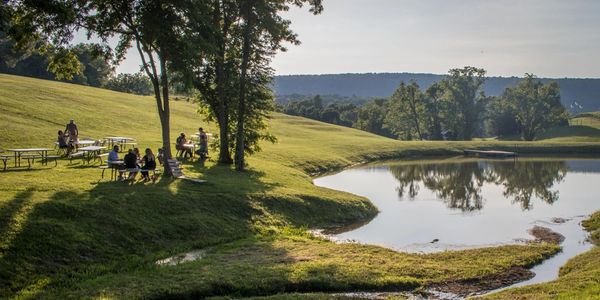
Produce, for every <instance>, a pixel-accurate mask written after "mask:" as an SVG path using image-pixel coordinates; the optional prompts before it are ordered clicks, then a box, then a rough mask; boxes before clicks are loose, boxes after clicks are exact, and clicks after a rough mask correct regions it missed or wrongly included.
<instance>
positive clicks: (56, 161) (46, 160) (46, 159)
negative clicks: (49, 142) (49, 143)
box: [42, 155, 61, 167]
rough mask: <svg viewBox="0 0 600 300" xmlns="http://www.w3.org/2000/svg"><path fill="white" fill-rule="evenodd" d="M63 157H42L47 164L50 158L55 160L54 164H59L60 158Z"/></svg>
mask: <svg viewBox="0 0 600 300" xmlns="http://www.w3.org/2000/svg"><path fill="white" fill-rule="evenodd" d="M59 158H61V156H60V155H46V156H45V157H43V158H42V160H43V161H44V162H46V164H47V163H48V161H49V160H54V166H55V167H56V166H58V159H59Z"/></svg>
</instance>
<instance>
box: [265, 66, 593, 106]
mask: <svg viewBox="0 0 600 300" xmlns="http://www.w3.org/2000/svg"><path fill="white" fill-rule="evenodd" d="M442 78H444V75H436V74H418V73H366V74H327V75H285V76H276V77H275V81H274V83H273V89H274V91H275V94H276V95H277V100H278V102H279V101H281V99H285V98H286V97H289V95H294V94H295V95H304V96H315V95H321V96H323V95H338V97H355V98H358V99H364V98H369V99H372V98H376V97H389V96H391V95H392V93H393V92H394V91H395V90H396V88H397V87H398V84H399V83H400V82H411V81H415V82H416V83H417V84H418V85H419V86H420V87H421V88H423V89H427V88H429V87H430V86H431V85H433V84H434V83H436V82H439V81H440V80H442ZM520 79H521V78H519V77H487V78H486V80H485V83H484V85H483V88H482V90H483V91H484V92H485V94H486V95H490V96H499V95H501V94H502V93H503V92H504V89H506V88H507V87H511V86H515V85H516V84H517V82H518V81H519V80H520ZM540 81H541V82H542V83H548V82H550V81H556V82H557V83H558V84H559V85H560V87H561V99H562V101H563V102H562V103H563V104H564V105H565V107H567V109H569V110H570V111H572V112H584V111H597V110H600V79H575V78H560V79H548V78H540Z"/></svg>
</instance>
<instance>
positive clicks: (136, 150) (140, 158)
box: [133, 147, 142, 162]
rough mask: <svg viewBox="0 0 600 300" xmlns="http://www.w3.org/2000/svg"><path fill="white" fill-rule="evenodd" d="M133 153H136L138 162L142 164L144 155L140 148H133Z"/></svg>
mask: <svg viewBox="0 0 600 300" xmlns="http://www.w3.org/2000/svg"><path fill="white" fill-rule="evenodd" d="M133 153H135V157H136V158H137V161H138V162H140V161H141V160H142V155H141V154H140V149H139V148H137V147H136V148H133Z"/></svg>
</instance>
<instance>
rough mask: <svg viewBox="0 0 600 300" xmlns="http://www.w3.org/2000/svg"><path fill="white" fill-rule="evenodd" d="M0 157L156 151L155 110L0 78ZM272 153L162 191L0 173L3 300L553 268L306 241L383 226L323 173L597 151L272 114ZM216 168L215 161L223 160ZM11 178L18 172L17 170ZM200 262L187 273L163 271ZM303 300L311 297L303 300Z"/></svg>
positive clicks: (190, 107) (182, 118) (116, 96)
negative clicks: (415, 136)
mask: <svg viewBox="0 0 600 300" xmlns="http://www.w3.org/2000/svg"><path fill="white" fill-rule="evenodd" d="M171 109H172V112H171V129H172V131H171V133H172V140H173V141H174V140H175V137H176V136H177V135H178V134H179V133H180V132H186V133H188V134H190V133H193V132H195V131H196V130H197V128H198V127H199V126H202V127H205V128H208V129H209V130H208V131H209V132H213V133H216V131H215V127H216V126H215V124H206V123H204V122H202V118H201V116H199V115H198V114H197V113H196V111H197V107H196V105H195V104H193V103H188V102H186V101H183V100H180V101H172V105H171ZM0 115H2V118H1V119H0V148H2V149H9V148H13V147H19V148H23V147H51V148H52V147H53V143H54V140H55V136H56V132H57V131H58V130H59V129H64V126H65V124H66V122H68V120H69V119H71V118H74V119H75V121H76V123H77V124H78V126H79V129H80V137H88V136H89V137H92V138H96V139H98V138H102V137H105V136H113V135H124V136H131V137H134V138H136V140H137V143H138V147H140V148H141V149H143V148H146V147H150V148H152V149H154V150H156V149H157V148H158V147H159V146H160V144H161V143H160V125H159V120H158V116H157V114H156V107H155V103H154V100H153V98H151V97H141V96H134V95H129V94H123V93H117V92H112V91H107V90H104V89H97V88H90V87H83V86H77V85H72V84H65V83H58V82H52V81H44V80H37V79H30V78H25V77H17V76H9V75H0ZM270 125H271V127H270V131H271V132H272V133H273V134H275V135H276V136H277V138H278V142H277V143H275V144H269V143H263V144H262V147H263V151H262V152H260V153H258V154H257V155H255V156H253V157H251V158H250V159H249V160H248V162H249V171H248V172H244V173H238V172H235V171H233V170H232V169H231V167H229V166H219V165H216V164H215V163H214V162H213V161H210V160H209V161H207V162H205V163H200V162H197V161H185V160H184V161H183V163H184V164H183V167H184V172H185V174H186V175H187V176H188V177H193V178H202V179H205V180H207V181H208V182H207V183H206V184H201V185H199V184H194V183H190V182H185V181H179V180H171V179H168V178H163V179H161V180H159V181H158V182H157V183H154V184H153V183H147V184H143V183H136V184H125V183H120V182H109V181H107V180H106V179H105V180H101V178H100V174H101V172H100V170H98V168H97V166H98V164H97V163H96V164H92V165H86V164H82V163H81V162H80V161H77V160H74V161H73V163H72V164H70V163H69V161H68V160H60V161H59V162H58V167H54V164H53V163H51V164H50V165H49V166H40V165H39V164H37V163H36V164H35V165H34V166H33V168H31V169H27V168H25V167H23V168H9V169H8V170H7V171H5V172H0V298H20V299H26V298H48V299H57V298H96V297H105V298H163V297H173V298H177V297H182V296H187V297H192V298H201V297H206V296H221V295H230V296H236V297H237V296H239V297H242V296H261V295H272V294H276V293H282V292H331V291H352V290H412V289H416V288H419V287H423V286H425V287H426V286H430V285H434V284H439V283H448V282H462V281H468V280H473V281H477V280H479V279H481V278H486V276H493V275H497V274H502V273H505V272H507V271H508V270H510V269H511V268H513V267H515V266H522V267H528V266H531V265H533V264H536V263H539V262H540V261H541V260H543V259H544V258H546V257H548V256H550V255H552V254H553V253H555V252H556V251H557V250H558V247H556V246H553V245H548V244H535V245H527V246H504V247H497V248H488V249H477V250H468V251H458V252H451V253H441V254H434V255H415V254H404V253H397V252H394V251H390V250H387V249H384V248H381V247H377V246H366V245H357V244H334V243H331V242H328V241H324V240H321V239H318V238H315V237H312V236H310V235H309V234H307V233H306V230H305V229H306V228H318V227H327V226H335V225H340V224H347V223H351V222H357V221H361V220H365V219H369V218H372V217H373V216H374V215H375V214H376V213H377V209H376V207H374V206H373V205H372V204H371V203H370V202H369V201H368V200H367V199H364V198H362V197H358V196H355V195H351V194H348V193H343V192H339V191H333V190H329V189H324V188H319V187H315V186H314V185H313V184H312V180H311V175H312V174H318V173H322V172H327V171H332V170H336V169H340V168H343V167H345V166H349V165H352V164H355V163H360V162H365V161H371V160H377V159H388V158H402V157H408V156H424V155H441V154H444V155H447V154H460V153H461V151H462V150H463V149H464V148H487V149H489V148H494V149H518V150H519V152H524V153H598V151H599V149H600V145H599V144H598V143H595V142H590V141H587V140H584V141H579V140H577V139H574V140H569V141H568V142H565V141H562V142H561V141H552V140H549V141H542V142H535V143H525V142H512V141H506V142H481V141H480V142H400V141H395V140H391V139H386V138H383V137H379V136H376V135H372V134H369V133H365V132H361V131H358V130H353V129H349V128H344V127H340V126H334V125H328V124H324V123H320V122H316V121H312V120H307V119H304V118H299V117H291V116H286V115H282V114H277V113H274V114H273V118H272V120H271V121H270ZM211 156H212V157H216V155H215V154H214V153H211ZM9 164H11V166H12V162H11V161H9ZM194 249H204V250H205V251H206V253H205V256H204V257H203V258H202V259H200V260H197V261H194V262H189V263H184V264H181V265H177V266H170V267H158V266H156V264H155V263H154V262H155V261H156V260H159V259H163V258H166V257H169V256H172V255H175V254H179V253H184V252H187V251H190V250H194ZM299 297H301V296H299Z"/></svg>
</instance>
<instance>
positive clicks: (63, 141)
mask: <svg viewBox="0 0 600 300" xmlns="http://www.w3.org/2000/svg"><path fill="white" fill-rule="evenodd" d="M67 139H68V137H67V135H65V133H64V132H63V131H62V130H59V131H58V137H57V139H56V142H57V143H58V148H60V149H66V151H67V155H69V154H71V151H72V150H73V145H72V144H71V143H69V142H68V141H67Z"/></svg>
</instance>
